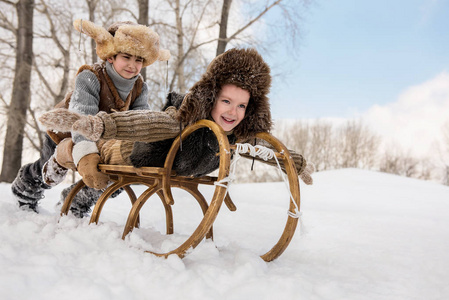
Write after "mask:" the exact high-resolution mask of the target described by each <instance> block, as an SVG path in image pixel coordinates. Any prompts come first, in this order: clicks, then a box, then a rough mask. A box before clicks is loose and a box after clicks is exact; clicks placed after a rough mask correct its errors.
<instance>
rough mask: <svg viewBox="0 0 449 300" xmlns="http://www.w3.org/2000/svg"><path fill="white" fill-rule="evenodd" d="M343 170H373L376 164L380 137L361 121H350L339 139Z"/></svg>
mask: <svg viewBox="0 0 449 300" xmlns="http://www.w3.org/2000/svg"><path fill="white" fill-rule="evenodd" d="M337 141H338V146H337V149H338V150H337V153H338V156H339V167H341V168H371V167H373V166H374V165H375V164H376V160H377V154H378V153H379V151H378V149H379V146H380V137H379V136H377V135H376V134H374V133H373V132H372V131H371V130H369V129H368V128H367V127H366V126H365V125H364V124H363V123H362V122H361V121H360V120H358V121H356V120H351V121H348V122H347V123H346V124H345V125H343V127H342V128H341V129H340V132H339V135H338V137H337Z"/></svg>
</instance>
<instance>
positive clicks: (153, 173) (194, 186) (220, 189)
mask: <svg viewBox="0 0 449 300" xmlns="http://www.w3.org/2000/svg"><path fill="white" fill-rule="evenodd" d="M203 127H209V128H210V129H211V130H212V131H213V132H214V134H215V136H216V137H217V140H218V143H219V148H220V150H219V153H218V154H217V155H219V157H220V165H219V169H218V176H217V177H210V176H204V177H199V178H193V177H184V176H176V174H174V172H172V166H173V161H174V158H175V156H176V153H177V151H178V148H179V147H180V144H181V140H184V139H185V138H186V137H187V136H188V135H190V134H191V133H192V132H194V131H195V130H197V129H199V128H203ZM256 138H258V139H262V140H265V141H266V142H268V143H269V144H271V145H272V146H273V148H274V149H275V150H276V152H275V155H276V156H277V158H278V159H279V160H283V162H284V167H285V170H286V173H287V176H288V183H289V187H290V193H291V195H292V196H293V199H294V200H292V199H290V201H289V203H290V205H289V211H290V212H292V213H294V212H295V208H296V207H297V208H298V210H299V207H300V190H299V181H298V174H297V172H296V168H295V165H294V162H293V159H292V158H291V156H290V153H289V151H288V149H287V148H286V147H285V146H284V145H283V144H282V143H281V142H280V141H279V140H278V139H276V138H275V137H274V136H272V135H271V134H269V133H266V132H264V133H258V134H257V136H256ZM231 149H235V145H232V146H231V145H229V142H228V139H227V137H226V135H225V133H224V131H223V129H222V128H221V127H220V126H219V125H217V124H216V123H215V122H212V121H208V120H200V121H198V122H197V123H195V124H193V125H191V126H188V127H186V128H185V129H184V130H183V131H182V133H181V135H180V136H178V137H177V138H176V139H175V140H174V142H173V144H172V146H171V148H170V151H169V153H168V155H167V158H166V161H165V165H164V167H163V168H156V167H142V168H134V167H132V166H123V165H99V169H100V170H101V171H102V172H104V173H106V174H108V175H109V176H110V178H111V180H112V181H113V182H114V183H113V184H112V185H110V186H109V187H108V188H107V189H106V190H105V191H104V192H103V193H102V195H101V196H100V198H99V199H98V201H97V203H96V205H95V207H94V209H93V211H92V215H91V218H90V223H96V224H98V221H99V218H100V214H101V211H102V209H103V206H104V205H105V203H106V201H107V200H108V199H109V197H110V196H111V195H112V194H113V193H114V192H115V191H117V190H118V189H120V188H123V189H124V190H125V191H126V192H127V194H128V196H129V199H130V200H131V203H132V207H131V210H130V212H129V215H128V219H127V222H126V225H125V228H124V231H123V235H122V239H125V237H126V236H127V234H128V233H130V232H131V231H132V230H133V228H134V227H138V226H139V212H140V210H141V208H142V206H143V205H144V204H145V202H146V201H147V200H148V199H149V198H150V197H151V196H152V195H154V194H157V195H158V196H159V198H160V199H161V201H162V204H163V205H164V208H165V217H166V233H167V234H172V233H173V213H172V208H171V206H172V205H173V204H174V199H173V195H172V192H171V188H173V187H176V188H181V189H183V190H185V191H187V192H189V193H190V194H191V195H192V196H193V197H194V198H195V199H196V200H197V202H198V204H199V205H200V207H201V209H202V211H203V219H202V220H201V222H200V223H199V225H198V227H197V228H196V229H195V231H194V232H193V233H192V235H191V236H190V237H189V238H188V239H187V240H186V241H185V242H184V243H182V244H181V245H180V246H179V247H178V248H176V249H174V250H171V251H169V252H166V253H155V252H152V251H146V252H148V253H152V254H155V255H157V256H164V257H167V256H169V255H171V254H177V255H178V256H179V257H181V258H182V257H184V255H185V254H186V252H187V251H188V250H189V249H192V248H195V247H196V246H197V245H198V244H199V243H200V242H201V241H202V240H203V239H204V238H213V230H212V225H213V223H214V221H215V218H216V217H217V214H218V212H219V210H220V207H221V204H222V203H223V201H224V202H225V204H226V206H227V207H228V209H229V210H231V211H235V210H236V206H235V205H234V203H233V202H232V200H231V198H230V197H229V194H228V193H227V188H226V187H225V186H226V185H227V183H224V184H220V185H215V184H214V183H215V182H220V181H221V180H223V179H224V178H226V177H227V176H228V175H229V171H230V159H231ZM131 184H143V185H146V186H147V187H148V188H147V189H146V190H145V191H144V192H143V193H142V194H141V195H140V196H139V197H138V198H137V197H136V195H135V193H134V191H133V190H132V188H131V186H130V185H131ZM199 184H206V185H215V191H214V194H213V196H212V199H211V201H210V203H209V204H208V202H207V201H206V199H205V198H204V196H203V195H202V194H201V192H200V191H199V190H198V185H199ZM223 185H224V186H223ZM83 186H84V182H83V181H80V182H79V183H78V184H77V185H76V186H75V188H73V189H72V191H71V192H70V193H69V194H68V195H67V197H66V199H65V201H64V203H63V206H62V208H61V215H66V214H67V213H68V212H69V209H70V206H71V203H72V200H73V198H74V197H75V195H76V194H77V193H78V192H79V191H80V190H81V188H82V187H83ZM292 201H296V206H295V204H294V203H293V202H292ZM286 216H287V222H286V225H285V228H284V231H283V233H282V235H281V237H280V238H279V240H278V242H277V243H276V244H275V245H274V246H273V247H272V248H271V250H269V251H268V252H267V253H265V254H263V255H261V258H262V259H264V260H265V261H267V262H268V261H272V260H274V259H276V258H277V257H279V256H280V255H281V254H282V253H283V252H284V250H285V249H286V248H287V247H288V245H289V243H290V241H291V240H292V238H293V235H294V233H295V230H296V227H297V224H298V218H295V217H292V216H290V215H287V214H286Z"/></svg>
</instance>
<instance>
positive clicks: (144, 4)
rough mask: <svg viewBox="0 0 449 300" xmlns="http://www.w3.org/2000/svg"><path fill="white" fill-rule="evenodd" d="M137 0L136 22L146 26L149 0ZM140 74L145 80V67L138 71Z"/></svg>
mask: <svg viewBox="0 0 449 300" xmlns="http://www.w3.org/2000/svg"><path fill="white" fill-rule="evenodd" d="M137 2H138V5H139V19H138V20H137V23H138V24H142V25H145V26H148V12H149V10H150V7H149V6H150V4H149V0H137ZM140 74H142V77H143V80H144V81H146V80H147V69H146V68H143V69H142V71H140Z"/></svg>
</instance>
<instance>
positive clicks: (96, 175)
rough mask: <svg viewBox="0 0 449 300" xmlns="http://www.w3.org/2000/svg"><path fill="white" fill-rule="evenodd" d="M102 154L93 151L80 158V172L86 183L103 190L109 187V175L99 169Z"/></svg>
mask: <svg viewBox="0 0 449 300" xmlns="http://www.w3.org/2000/svg"><path fill="white" fill-rule="evenodd" d="M99 162H100V155H98V153H91V154H88V155H86V156H83V158H81V159H80V161H79V163H78V167H77V169H78V173H79V174H80V175H81V176H82V177H83V181H84V183H85V184H86V185H87V186H88V187H91V188H94V189H97V190H101V189H104V188H106V187H107V185H108V181H109V176H108V175H106V174H104V173H102V172H100V171H99V170H98V163H99Z"/></svg>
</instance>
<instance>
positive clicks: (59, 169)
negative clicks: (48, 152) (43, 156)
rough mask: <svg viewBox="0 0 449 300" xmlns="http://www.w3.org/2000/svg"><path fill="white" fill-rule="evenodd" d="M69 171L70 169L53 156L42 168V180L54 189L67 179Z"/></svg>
mask: <svg viewBox="0 0 449 300" xmlns="http://www.w3.org/2000/svg"><path fill="white" fill-rule="evenodd" d="M67 171H68V169H66V168H64V167H63V166H61V165H60V164H59V163H58V162H57V161H56V156H55V154H53V155H52V156H51V157H50V159H49V160H47V161H46V162H45V164H44V166H43V167H42V179H43V181H44V182H45V183H46V184H47V185H49V186H52V187H53V186H55V185H58V184H59V183H61V182H62V181H63V180H64V179H65V177H66V175H67Z"/></svg>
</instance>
